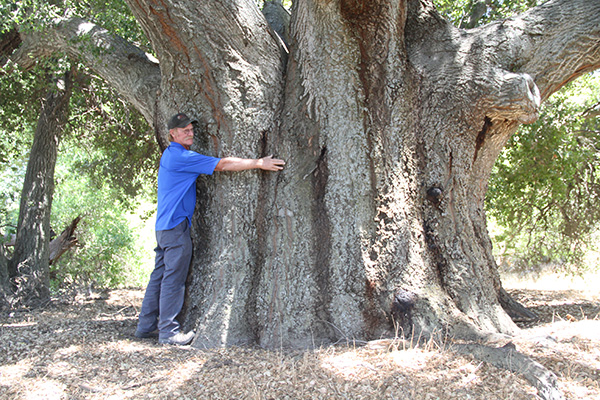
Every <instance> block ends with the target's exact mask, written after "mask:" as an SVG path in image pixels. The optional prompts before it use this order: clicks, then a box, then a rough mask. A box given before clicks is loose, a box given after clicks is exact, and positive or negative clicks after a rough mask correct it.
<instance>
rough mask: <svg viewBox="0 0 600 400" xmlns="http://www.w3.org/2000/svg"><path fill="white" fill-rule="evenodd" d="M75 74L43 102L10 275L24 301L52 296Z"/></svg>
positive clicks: (32, 148) (66, 78) (67, 78)
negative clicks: (53, 239) (64, 141)
mask: <svg viewBox="0 0 600 400" xmlns="http://www.w3.org/2000/svg"><path fill="white" fill-rule="evenodd" d="M70 95H71V73H67V74H66V77H65V79H64V81H62V87H61V88H58V87H52V88H51V89H50V90H49V92H48V95H47V97H46V98H45V99H44V101H43V102H42V108H41V112H40V118H39V120H38V124H37V127H36V131H35V136H34V139H33V145H32V147H31V153H30V155H29V162H28V163H27V172H26V174H25V181H24V183H23V191H22V193H21V205H20V209H19V222H18V225H17V238H16V242H15V248H14V252H13V256H12V258H11V260H10V263H9V275H10V278H11V280H13V282H14V284H15V287H16V289H17V294H16V295H17V297H18V298H19V299H22V300H24V301H27V302H29V301H45V300H47V299H48V298H49V295H50V281H49V267H48V266H49V260H50V247H49V242H50V211H51V208H52V196H53V194H54V167H55V165H56V156H57V151H58V141H59V137H60V133H61V132H62V129H63V125H64V123H65V122H66V118H67V115H68V111H69V99H70Z"/></svg>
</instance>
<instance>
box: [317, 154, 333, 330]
mask: <svg viewBox="0 0 600 400" xmlns="http://www.w3.org/2000/svg"><path fill="white" fill-rule="evenodd" d="M327 162H328V160H327V147H323V148H322V149H321V154H320V155H319V158H318V160H317V166H316V169H315V171H314V172H313V178H312V179H313V190H314V199H315V203H314V205H313V211H312V213H313V216H312V217H313V221H314V222H313V226H314V229H315V232H314V238H315V242H314V243H313V246H314V247H313V252H314V264H313V265H314V270H313V273H314V280H315V284H316V286H317V287H316V297H317V299H316V300H317V301H315V303H314V304H315V316H316V321H315V325H317V326H321V328H320V329H319V331H328V330H329V331H330V333H329V335H330V337H329V339H330V340H334V339H335V338H336V335H337V334H338V333H337V332H335V331H333V330H332V325H331V324H332V317H331V311H330V307H331V300H332V299H331V294H330V290H331V270H330V268H331V250H330V249H331V221H330V219H329V212H330V211H329V210H328V207H327V202H326V201H325V195H326V193H327V183H328V180H329V169H328V166H327ZM315 328H317V327H315Z"/></svg>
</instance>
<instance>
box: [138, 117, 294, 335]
mask: <svg viewBox="0 0 600 400" xmlns="http://www.w3.org/2000/svg"><path fill="white" fill-rule="evenodd" d="M193 122H195V121H191V120H190V119H189V118H188V116H187V115H185V114H182V113H180V114H177V115H175V116H174V117H173V118H171V120H170V121H169V123H168V125H167V126H168V128H169V140H170V141H171V145H170V146H169V147H168V148H167V149H166V150H165V151H164V153H163V155H162V157H161V159H160V167H159V169H158V210H157V215H156V241H157V247H156V249H155V251H156V259H155V266H154V271H152V274H151V275H150V282H149V283H148V286H147V287H146V293H145V295H144V300H143V302H142V310H141V311H140V315H139V320H138V326H137V329H136V331H135V336H136V337H138V338H149V337H156V330H158V342H159V343H161V344H173V345H182V346H183V345H187V344H189V343H191V341H192V339H193V338H194V332H193V331H191V332H188V333H183V332H181V331H180V326H179V323H178V322H177V320H176V319H175V317H177V315H178V314H179V312H180V311H181V308H182V306H183V299H184V295H185V281H186V278H187V274H188V268H189V265H190V261H191V258H192V240H191V237H190V227H191V222H192V214H193V212H194V207H195V205H196V179H197V178H198V175H200V174H207V175H212V173H213V171H244V170H248V169H262V170H265V171H279V170H281V169H283V166H284V164H285V163H284V161H283V160H278V159H274V158H272V157H271V156H268V157H264V158H261V159H243V158H236V157H226V158H215V157H208V156H205V155H202V154H199V153H196V152H194V151H191V150H190V146H191V145H192V143H193V141H194V127H193V126H192V123H193Z"/></svg>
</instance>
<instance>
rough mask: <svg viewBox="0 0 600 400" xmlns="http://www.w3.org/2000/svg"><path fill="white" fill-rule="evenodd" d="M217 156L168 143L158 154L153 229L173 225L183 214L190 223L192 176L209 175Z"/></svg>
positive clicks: (175, 224) (193, 194) (194, 196)
mask: <svg viewBox="0 0 600 400" xmlns="http://www.w3.org/2000/svg"><path fill="white" fill-rule="evenodd" d="M219 160H220V159H219V158H215V157H209V156H205V155H202V154H200V153H196V152H195V151H191V150H186V149H185V147H183V146H182V145H180V144H179V143H171V145H170V146H169V147H167V149H166V150H165V151H164V153H163V155H162V157H161V158H160V167H159V168H158V210H157V213H156V230H157V231H164V230H168V229H173V228H175V227H176V226H177V225H179V224H180V223H181V222H182V221H183V220H185V219H186V218H187V220H188V222H189V223H190V224H191V221H192V214H194V208H195V206H196V179H197V178H198V175H200V174H206V175H212V173H213V172H214V170H215V167H216V166H217V164H218V163H219Z"/></svg>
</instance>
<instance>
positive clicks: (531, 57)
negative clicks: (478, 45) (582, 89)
mask: <svg viewBox="0 0 600 400" xmlns="http://www.w3.org/2000/svg"><path fill="white" fill-rule="evenodd" d="M484 29H486V30H490V31H495V32H497V33H500V32H502V36H503V37H505V39H506V41H505V42H500V44H499V46H498V49H497V50H499V51H498V53H497V54H498V60H499V61H500V62H501V63H502V64H503V68H505V69H506V70H509V71H512V72H521V73H527V74H529V75H530V76H531V77H533V79H534V81H535V84H536V85H537V86H538V88H539V91H540V94H541V99H542V101H543V100H545V99H547V98H548V97H549V96H550V95H552V93H554V92H556V91H557V90H559V89H560V88H561V87H562V86H564V85H565V84H566V83H568V82H570V81H572V80H574V79H575V78H577V77H579V76H581V75H583V74H585V73H587V72H590V71H593V70H595V69H597V68H599V67H600V2H598V1H597V0H552V1H549V2H547V3H545V4H542V5H540V6H537V7H534V8H532V9H531V10H529V11H528V12H526V13H523V14H521V15H519V16H516V17H514V18H510V19H508V20H506V21H502V22H496V23H493V24H490V25H488V26H487V27H484Z"/></svg>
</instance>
